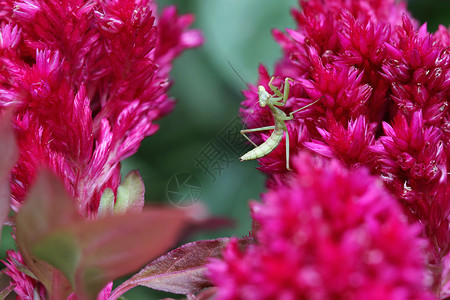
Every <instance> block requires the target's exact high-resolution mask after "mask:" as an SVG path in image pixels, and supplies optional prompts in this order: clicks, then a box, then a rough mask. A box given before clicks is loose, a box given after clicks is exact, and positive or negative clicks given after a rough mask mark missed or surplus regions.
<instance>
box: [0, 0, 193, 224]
mask: <svg viewBox="0 0 450 300" xmlns="http://www.w3.org/2000/svg"><path fill="white" fill-rule="evenodd" d="M14 7H15V9H14V11H13V12H11V14H7V12H8V11H3V10H2V12H1V13H0V16H2V17H3V19H0V21H2V23H5V22H7V21H9V22H10V24H6V25H3V26H2V29H1V35H2V45H1V49H2V52H1V55H0V60H1V61H2V63H3V66H4V67H3V68H2V71H1V77H0V78H1V79H2V81H1V82H0V103H1V105H2V107H6V106H10V105H16V106H17V107H18V110H17V114H16V121H15V123H16V127H17V131H18V136H19V147H20V149H21V159H20V161H19V164H18V165H17V166H16V168H15V171H14V172H13V178H14V185H13V200H14V202H13V204H14V205H13V207H14V208H15V209H16V210H17V208H18V207H19V206H20V203H21V202H22V201H23V198H24V195H25V194H26V192H27V190H28V188H29V186H30V184H31V183H32V181H33V179H34V177H35V170H36V168H38V167H39V166H40V165H42V164H44V165H48V166H49V167H51V169H52V170H54V171H55V172H56V173H58V174H61V178H62V179H63V180H64V181H65V183H66V188H67V189H68V190H69V191H70V192H71V193H72V194H73V195H74V196H75V197H76V199H77V205H78V206H79V211H80V213H82V214H83V215H85V216H88V217H93V216H95V215H96V211H97V207H98V203H99V199H100V195H101V193H102V191H103V190H104V189H105V188H107V187H109V188H112V189H113V190H115V189H116V188H117V185H118V183H119V180H120V173H119V171H120V164H119V163H120V161H121V160H123V159H125V158H126V157H128V156H130V155H132V154H133V153H135V152H136V150H137V148H138V147H139V144H140V142H141V140H142V139H143V138H144V137H145V136H148V135H150V134H152V133H154V132H155V131H156V130H157V128H158V126H157V125H156V124H153V121H154V120H156V119H158V118H160V117H162V116H163V115H165V114H167V113H168V112H169V111H170V110H171V108H172V107H173V101H172V100H170V99H168V97H167V94H166V92H167V89H168V87H169V80H168V72H169V71H170V69H171V62H172V60H173V59H174V58H175V57H176V56H177V55H178V54H179V53H181V52H182V51H183V50H184V49H186V48H189V47H193V46H197V45H199V44H200V43H201V42H202V39H201V36H200V33H199V32H198V31H196V30H191V31H187V30H186V28H187V26H189V25H190V23H192V16H181V17H179V16H178V15H177V13H176V10H175V8H173V7H172V8H168V9H167V10H165V12H163V14H162V16H161V18H158V16H157V15H156V13H155V12H156V5H155V4H154V3H153V1H128V0H124V1H107V2H95V1H89V2H85V1H76V2H75V3H74V2H73V1H67V2H66V1H62V2H61V1H52V0H48V1H33V0H27V1H17V2H15V3H14ZM7 8H8V7H7V6H6V7H5V10H6V9H7Z"/></svg>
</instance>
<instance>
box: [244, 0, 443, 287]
mask: <svg viewBox="0 0 450 300" xmlns="http://www.w3.org/2000/svg"><path fill="white" fill-rule="evenodd" d="M299 2H300V5H301V6H302V10H301V11H300V10H296V9H294V10H293V11H292V15H293V17H294V20H295V21H296V23H297V28H295V29H286V32H285V33H283V32H282V31H280V30H277V29H275V30H274V31H273V35H274V38H275V40H276V41H277V42H278V43H279V44H280V46H281V48H282V50H283V56H282V57H281V58H280V59H279V61H278V62H277V63H276V65H275V66H274V74H273V75H271V74H268V72H267V71H266V68H265V67H264V66H260V68H259V75H260V76H259V79H258V82H257V85H263V86H264V87H266V86H267V83H268V81H269V79H270V78H271V77H272V76H275V78H276V80H274V84H275V86H277V87H279V86H280V85H281V83H282V82H283V81H284V79H285V78H286V77H288V78H292V79H293V80H294V81H293V82H291V85H290V94H289V99H287V104H286V106H285V107H283V110H284V111H285V113H287V114H288V113H289V112H291V111H294V110H296V109H298V108H300V107H302V106H304V105H306V104H308V103H311V102H312V101H315V100H317V99H320V100H319V101H318V102H317V103H316V104H315V105H313V106H311V107H308V109H307V110H304V111H301V112H299V113H297V114H294V119H293V120H291V121H288V122H287V127H288V133H287V134H288V135H289V141H290V142H291V141H293V142H291V143H290V149H289V152H290V156H291V157H294V156H295V155H296V153H299V152H301V151H304V150H306V149H307V150H309V151H311V152H314V153H316V154H317V155H319V156H322V157H326V158H335V159H338V160H340V161H341V162H342V163H344V165H345V166H346V167H348V168H358V167H361V166H365V167H368V168H369V170H370V171H371V173H372V174H373V175H377V176H379V178H380V179H381V180H382V182H383V183H384V185H385V187H386V188H387V189H388V190H389V191H390V192H391V193H392V195H393V196H394V198H395V199H396V200H397V201H398V202H399V203H400V204H401V205H402V207H403V210H404V212H405V213H406V215H407V216H408V219H409V222H410V223H411V224H414V223H420V224H421V225H422V226H423V232H422V234H423V236H424V237H427V239H428V241H429V244H428V247H427V249H426V252H427V259H428V263H429V268H430V270H431V273H433V281H434V285H433V287H432V289H433V290H434V292H435V294H436V295H439V293H440V292H439V291H440V290H441V288H440V285H441V280H445V278H444V279H441V272H442V269H443V265H442V264H443V262H442V260H443V257H445V256H446V255H447V254H448V252H449V250H450V230H449V219H450V198H449V194H448V191H449V187H448V172H449V171H448V168H449V166H450V165H449V160H450V152H449V150H448V149H449V140H450V134H449V132H450V130H449V121H448V119H449V115H448V114H449V110H448V95H449V83H450V81H449V79H448V78H449V74H450V71H449V66H450V64H449V53H448V49H447V48H448V45H449V41H450V39H449V36H450V33H449V32H450V31H449V30H448V29H447V28H444V27H442V26H441V27H440V28H439V29H438V31H437V32H436V33H429V32H428V31H427V27H426V24H424V25H422V26H419V25H418V22H417V21H415V20H414V19H412V17H411V16H410V15H409V13H408V12H407V11H406V3H405V2H403V1H388V0H383V1H382V0H380V1H366V0H358V1H338V0H328V1H299ZM244 96H245V97H246V99H245V100H244V101H243V102H242V108H241V111H240V112H241V116H242V119H243V120H246V126H247V127H248V128H258V127H265V126H270V125H273V122H274V120H273V118H272V117H271V115H270V113H269V112H268V110H267V109H264V108H260V107H258V106H257V105H256V106H254V104H255V103H256V101H258V95H257V94H256V92H255V91H254V87H253V86H250V89H249V90H247V91H245V92H244ZM269 135H270V132H268V133H267V132H261V133H259V132H255V133H252V134H251V136H250V138H251V139H252V140H253V141H255V143H257V144H260V143H262V142H264V141H265V140H266V139H267V138H268V137H269ZM284 143H285V140H284V139H283V140H282V141H281V143H280V147H279V148H277V149H275V150H274V151H273V152H271V153H270V154H268V155H266V156H264V157H262V158H260V159H259V164H260V167H259V169H260V170H261V171H263V172H265V173H266V174H267V175H268V181H267V186H268V187H270V188H272V189H276V188H277V187H282V186H283V185H285V184H287V183H289V180H290V179H289V178H290V172H289V171H288V170H287V169H286V167H285V166H286V161H285V155H283V148H284V145H285V144H284Z"/></svg>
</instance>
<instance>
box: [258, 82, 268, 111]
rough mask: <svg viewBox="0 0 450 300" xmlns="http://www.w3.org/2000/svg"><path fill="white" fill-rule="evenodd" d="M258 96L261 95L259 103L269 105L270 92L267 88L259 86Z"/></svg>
mask: <svg viewBox="0 0 450 300" xmlns="http://www.w3.org/2000/svg"><path fill="white" fill-rule="evenodd" d="M258 97H259V105H260V106H261V107H264V106H266V105H267V101H268V99H269V98H270V94H269V93H268V92H267V91H266V89H265V88H264V87H263V86H262V85H260V86H258Z"/></svg>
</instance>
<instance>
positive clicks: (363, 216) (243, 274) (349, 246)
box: [209, 153, 434, 299]
mask: <svg viewBox="0 0 450 300" xmlns="http://www.w3.org/2000/svg"><path fill="white" fill-rule="evenodd" d="M293 168H294V171H293V172H292V173H291V174H290V176H289V180H287V181H286V182H285V185H284V186H279V187H277V188H275V189H270V190H269V191H268V192H267V193H265V194H263V196H262V203H257V202H254V203H252V204H251V207H252V217H253V219H254V221H255V222H257V223H258V230H257V232H255V233H254V235H255V239H256V244H255V245H251V246H249V248H248V249H247V250H246V251H242V250H240V249H239V247H238V245H237V243H236V241H234V242H231V243H230V244H229V245H228V247H227V248H226V249H225V251H224V258H223V260H218V259H215V260H213V261H212V262H211V263H210V265H209V272H210V276H211V279H212V280H213V282H214V283H215V284H216V286H217V287H218V293H217V298H216V299H434V297H433V296H432V295H431V294H429V293H428V292H426V283H425V273H424V270H425V269H424V264H425V255H424V247H425V244H426V242H425V240H423V239H421V238H419V234H420V227H419V226H418V225H414V226H410V225H409V224H408V222H407V221H406V218H405V216H404V215H403V214H402V211H401V208H400V206H399V205H398V204H397V203H396V201H395V199H394V198H393V197H391V196H390V195H389V193H387V192H386V191H385V190H384V188H383V187H382V184H381V182H380V181H379V180H377V179H376V177H373V176H370V175H369V171H368V170H367V169H364V168H361V169H358V170H354V171H349V170H348V169H346V168H345V167H344V166H343V165H342V164H341V163H339V162H338V161H336V160H332V161H328V160H324V159H321V158H319V157H315V158H314V157H313V156H311V155H310V154H307V153H301V154H300V155H298V157H296V158H295V159H293Z"/></svg>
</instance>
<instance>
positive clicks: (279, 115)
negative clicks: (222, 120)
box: [240, 77, 323, 170]
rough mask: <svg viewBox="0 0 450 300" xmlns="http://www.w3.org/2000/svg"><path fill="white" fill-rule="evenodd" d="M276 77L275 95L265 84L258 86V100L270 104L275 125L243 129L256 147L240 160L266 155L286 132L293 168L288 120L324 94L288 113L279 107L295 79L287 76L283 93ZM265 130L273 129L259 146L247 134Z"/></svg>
mask: <svg viewBox="0 0 450 300" xmlns="http://www.w3.org/2000/svg"><path fill="white" fill-rule="evenodd" d="M274 79H275V77H272V78H271V79H270V81H269V88H270V89H271V90H272V92H273V93H274V94H273V95H271V94H269V93H268V92H267V91H266V89H265V88H264V86H262V85H260V86H259V87H258V102H259V105H260V106H261V107H265V106H266V105H267V106H269V108H270V111H271V112H272V115H273V119H274V121H275V125H272V126H265V127H259V128H252V129H243V130H241V134H242V135H243V136H244V137H245V138H246V139H247V140H248V141H249V142H250V143H252V144H253V145H254V146H255V148H254V149H253V150H250V151H249V152H247V153H245V154H244V155H242V156H241V158H240V160H241V161H244V160H252V159H257V158H261V157H264V156H266V155H267V154H269V153H270V152H272V151H273V150H274V149H275V148H276V147H277V146H278V145H279V144H280V142H281V140H282V139H283V135H284V133H286V169H287V170H291V168H290V166H289V133H288V130H287V127H286V121H289V120H292V119H293V118H294V116H293V115H294V114H295V113H297V112H299V111H301V110H303V109H305V108H308V107H309V106H311V105H314V104H315V103H317V102H318V101H319V100H320V99H322V98H323V96H322V97H321V98H319V99H317V100H316V101H314V102H312V103H310V104H308V105H305V106H303V107H301V108H299V109H297V110H294V111H293V112H291V113H289V115H287V114H286V113H285V112H284V111H282V110H281V109H279V108H278V107H279V106H284V105H286V101H287V99H288V97H289V81H291V82H294V80H293V79H292V78H288V77H287V78H286V79H285V80H284V91H283V93H281V91H280V90H279V89H278V88H277V87H276V86H274V85H273V84H272V81H273V80H274ZM264 130H273V131H272V134H271V135H270V136H269V138H268V139H267V140H266V141H265V142H264V143H262V144H261V145H259V146H258V145H256V144H255V143H254V142H253V141H252V140H251V139H250V138H249V137H248V136H246V135H245V134H246V133H249V132H256V131H264Z"/></svg>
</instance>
